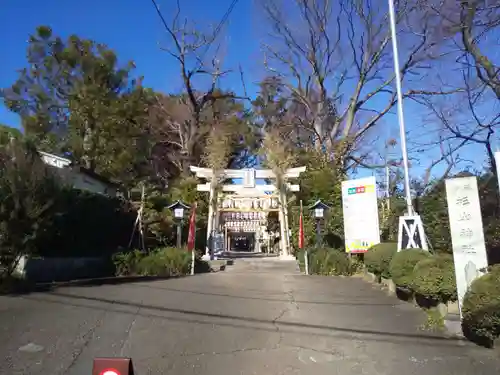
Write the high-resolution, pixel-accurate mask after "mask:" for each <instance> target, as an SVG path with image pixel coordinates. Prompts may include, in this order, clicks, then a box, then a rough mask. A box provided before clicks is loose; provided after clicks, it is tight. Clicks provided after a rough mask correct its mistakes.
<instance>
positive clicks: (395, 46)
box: [388, 0, 413, 216]
mask: <svg viewBox="0 0 500 375" xmlns="http://www.w3.org/2000/svg"><path fill="white" fill-rule="evenodd" d="M388 1H389V17H390V26H391V37H392V52H393V57H394V75H395V78H396V91H397V98H398V103H397V106H398V120H399V132H400V138H401V153H402V154H403V168H404V177H405V195H406V210H407V214H408V216H411V215H413V206H412V202H411V191H410V173H409V171H408V150H407V149H406V130H405V121H404V114H403V93H402V91H401V74H400V72H399V56H398V42H397V40H396V16H395V13H394V2H393V0H388Z"/></svg>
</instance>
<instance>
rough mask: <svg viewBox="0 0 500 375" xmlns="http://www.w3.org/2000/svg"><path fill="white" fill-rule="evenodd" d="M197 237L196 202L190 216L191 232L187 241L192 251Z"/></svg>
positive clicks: (189, 249)
mask: <svg viewBox="0 0 500 375" xmlns="http://www.w3.org/2000/svg"><path fill="white" fill-rule="evenodd" d="M195 238H196V202H195V203H194V205H193V209H192V211H191V216H190V217H189V234H188V242H187V248H188V251H192V250H193V249H194V240H195Z"/></svg>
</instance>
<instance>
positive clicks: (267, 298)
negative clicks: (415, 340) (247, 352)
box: [130, 285, 398, 306]
mask: <svg viewBox="0 0 500 375" xmlns="http://www.w3.org/2000/svg"><path fill="white" fill-rule="evenodd" d="M130 286H131V287H136V288H146V289H157V290H165V291H168V292H179V293H188V294H196V295H202V296H206V295H208V296H215V297H227V298H236V299H244V300H255V301H269V302H289V301H290V300H289V299H286V298H269V297H246V296H238V295H233V294H224V293H213V292H197V291H194V290H184V289H176V288H164V287H158V286H153V285H130ZM328 297H329V298H331V297H332V296H330V295H329V296H328ZM340 297H341V298H345V296H340ZM349 298H351V299H352V297H351V296H350V297H349ZM294 302H295V303H303V304H306V305H307V304H310V305H334V306H395V305H397V304H398V301H394V302H384V303H380V302H330V301H329V302H325V301H303V300H298V299H294Z"/></svg>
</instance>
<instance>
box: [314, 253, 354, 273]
mask: <svg viewBox="0 0 500 375" xmlns="http://www.w3.org/2000/svg"><path fill="white" fill-rule="evenodd" d="M309 272H310V273H311V274H317V275H328V276H341V275H342V276H349V275H352V267H351V263H350V261H349V258H348V257H347V254H346V253H345V252H343V251H341V250H337V249H330V248H319V249H313V250H310V251H309Z"/></svg>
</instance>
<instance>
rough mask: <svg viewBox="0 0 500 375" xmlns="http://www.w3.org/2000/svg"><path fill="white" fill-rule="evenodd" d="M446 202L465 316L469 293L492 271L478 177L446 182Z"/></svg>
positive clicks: (458, 285)
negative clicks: (489, 265)
mask: <svg viewBox="0 0 500 375" xmlns="http://www.w3.org/2000/svg"><path fill="white" fill-rule="evenodd" d="M446 199H447V202H448V215H449V217H450V231H451V241H452V245H453V260H454V263H455V277H456V280H457V294H458V306H459V308H460V315H462V302H463V298H464V295H465V292H467V289H468V288H469V286H470V284H471V283H472V281H474V279H476V278H477V277H479V276H481V275H483V272H482V271H481V270H483V269H485V268H486V267H488V258H487V255H486V247H485V245H484V233H483V220H482V217H481V207H480V204H479V194H478V190H477V180H476V177H461V178H452V179H449V180H446Z"/></svg>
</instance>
